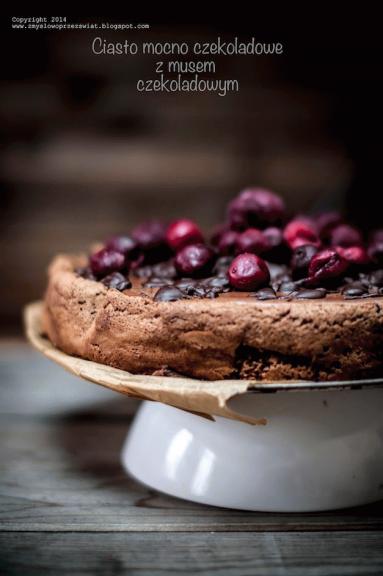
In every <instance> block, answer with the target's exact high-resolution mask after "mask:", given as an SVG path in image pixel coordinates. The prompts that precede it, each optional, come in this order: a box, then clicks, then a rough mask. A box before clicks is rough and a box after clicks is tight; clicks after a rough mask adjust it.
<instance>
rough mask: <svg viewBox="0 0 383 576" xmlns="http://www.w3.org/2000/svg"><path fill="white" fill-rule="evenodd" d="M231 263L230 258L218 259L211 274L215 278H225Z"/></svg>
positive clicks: (231, 259) (231, 258)
mask: <svg viewBox="0 0 383 576" xmlns="http://www.w3.org/2000/svg"><path fill="white" fill-rule="evenodd" d="M232 261H233V257H232V256H222V257H221V258H218V260H217V261H216V263H215V264H214V267H213V273H214V274H216V275H217V276H226V274H227V271H228V269H229V266H230V264H231V263H232Z"/></svg>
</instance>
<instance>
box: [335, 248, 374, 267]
mask: <svg viewBox="0 0 383 576" xmlns="http://www.w3.org/2000/svg"><path fill="white" fill-rule="evenodd" d="M336 251H337V252H338V253H339V254H340V255H341V256H342V257H343V258H344V259H345V260H347V262H349V263H350V264H355V265H356V266H366V264H368V263H369V261H370V258H369V256H368V254H367V250H366V249H365V248H363V247H362V246H348V247H347V248H343V247H342V246H338V247H337V248H336Z"/></svg>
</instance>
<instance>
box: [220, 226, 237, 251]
mask: <svg viewBox="0 0 383 576" xmlns="http://www.w3.org/2000/svg"><path fill="white" fill-rule="evenodd" d="M237 240H238V232H236V231H235V230H226V231H225V232H223V234H221V237H220V239H219V241H218V250H219V253H220V254H222V255H223V256H227V255H229V254H234V253H235V251H236V248H237Z"/></svg>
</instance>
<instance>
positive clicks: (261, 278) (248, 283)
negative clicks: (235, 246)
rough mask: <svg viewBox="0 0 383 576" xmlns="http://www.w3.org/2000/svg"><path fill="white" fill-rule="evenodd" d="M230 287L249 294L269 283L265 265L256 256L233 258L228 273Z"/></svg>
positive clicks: (247, 255)
mask: <svg viewBox="0 0 383 576" xmlns="http://www.w3.org/2000/svg"><path fill="white" fill-rule="evenodd" d="M228 277H229V282H230V285H231V286H232V287H233V288H235V289H236V290H241V291H245V292H251V291H252V290H257V288H261V287H262V286H266V285H267V284H268V283H269V281H270V273H269V269H268V267H267V264H266V262H265V261H264V260H262V258H260V257H259V256H257V255H256V254H249V253H245V254H239V255H238V256H237V257H236V258H234V260H233V262H232V263H231V265H230V267H229V272H228Z"/></svg>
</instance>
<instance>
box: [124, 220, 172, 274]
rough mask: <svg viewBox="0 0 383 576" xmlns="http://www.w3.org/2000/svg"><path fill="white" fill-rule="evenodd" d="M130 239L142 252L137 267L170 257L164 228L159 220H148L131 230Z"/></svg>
mask: <svg viewBox="0 0 383 576" xmlns="http://www.w3.org/2000/svg"><path fill="white" fill-rule="evenodd" d="M132 238H133V239H134V240H135V241H136V242H137V244H138V247H139V248H140V250H141V251H142V252H143V255H142V254H141V258H139V265H142V264H143V263H144V262H145V263H153V262H159V261H161V260H165V259H166V258H168V257H169V256H170V250H169V247H168V245H167V242H166V226H165V224H164V223H163V222H161V221H159V220H149V221H148V222H144V223H142V224H139V225H138V226H136V227H135V228H134V229H133V230H132Z"/></svg>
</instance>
